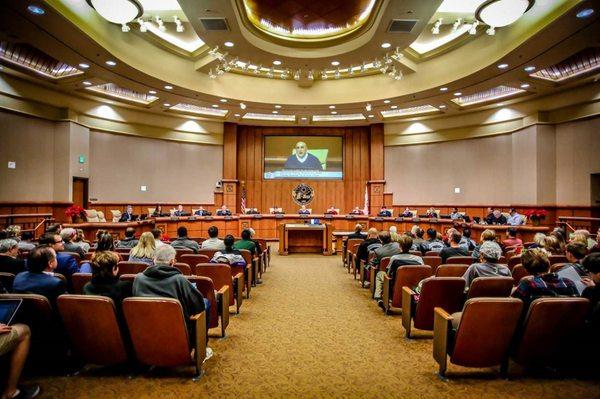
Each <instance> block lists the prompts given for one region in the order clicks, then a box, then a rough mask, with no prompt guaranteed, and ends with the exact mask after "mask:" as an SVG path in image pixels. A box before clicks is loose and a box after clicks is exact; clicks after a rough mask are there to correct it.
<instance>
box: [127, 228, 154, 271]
mask: <svg viewBox="0 0 600 399" xmlns="http://www.w3.org/2000/svg"><path fill="white" fill-rule="evenodd" d="M155 251H156V243H155V242H154V236H153V235H152V233H151V232H149V231H146V232H145V233H142V235H141V236H140V241H139V242H138V243H137V245H136V246H135V247H133V248H131V251H130V252H129V259H127V260H128V261H129V262H142V263H146V264H148V265H149V266H152V265H153V264H154V263H153V262H154V260H153V259H154V252H155Z"/></svg>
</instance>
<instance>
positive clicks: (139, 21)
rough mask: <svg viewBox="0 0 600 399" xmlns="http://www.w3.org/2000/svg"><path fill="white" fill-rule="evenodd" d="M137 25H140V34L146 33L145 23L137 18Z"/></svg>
mask: <svg viewBox="0 0 600 399" xmlns="http://www.w3.org/2000/svg"><path fill="white" fill-rule="evenodd" d="M137 23H138V24H140V32H142V33H146V32H148V27H147V26H146V22H145V21H144V20H143V19H141V18H138V19H137Z"/></svg>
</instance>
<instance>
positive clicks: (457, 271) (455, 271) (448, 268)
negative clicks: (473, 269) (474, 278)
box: [435, 264, 469, 277]
mask: <svg viewBox="0 0 600 399" xmlns="http://www.w3.org/2000/svg"><path fill="white" fill-rule="evenodd" d="M468 268H469V265H459V264H453V265H448V264H445V265H439V266H438V268H437V269H435V276H436V277H462V276H463V275H464V274H465V272H466V271H467V269H468Z"/></svg>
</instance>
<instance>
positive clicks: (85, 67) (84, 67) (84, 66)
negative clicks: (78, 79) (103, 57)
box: [79, 62, 90, 69]
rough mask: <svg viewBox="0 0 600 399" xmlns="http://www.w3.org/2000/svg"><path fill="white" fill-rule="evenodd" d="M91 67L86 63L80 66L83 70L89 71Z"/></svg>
mask: <svg viewBox="0 0 600 399" xmlns="http://www.w3.org/2000/svg"><path fill="white" fill-rule="evenodd" d="M89 67H90V65H89V64H86V63H85V62H82V63H81V64H79V68H81V69H88V68H89Z"/></svg>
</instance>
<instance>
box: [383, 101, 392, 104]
mask: <svg viewBox="0 0 600 399" xmlns="http://www.w3.org/2000/svg"><path fill="white" fill-rule="evenodd" d="M383 103H384V104H389V103H391V101H390V100H383Z"/></svg>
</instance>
